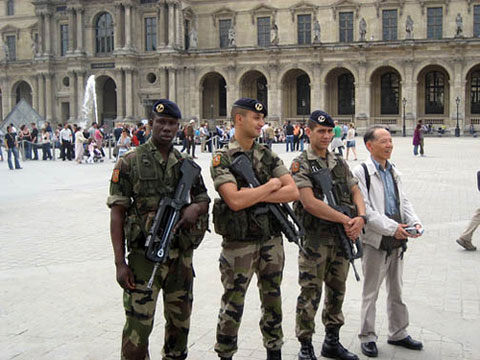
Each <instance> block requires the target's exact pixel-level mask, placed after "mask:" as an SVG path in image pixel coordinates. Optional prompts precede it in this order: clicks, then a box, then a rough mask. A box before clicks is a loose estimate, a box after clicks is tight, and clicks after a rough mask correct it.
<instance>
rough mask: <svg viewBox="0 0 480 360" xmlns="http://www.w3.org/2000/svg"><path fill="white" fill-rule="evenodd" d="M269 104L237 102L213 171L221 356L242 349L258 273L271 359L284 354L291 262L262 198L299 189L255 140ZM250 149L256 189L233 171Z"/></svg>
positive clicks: (278, 198) (288, 196)
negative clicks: (248, 300) (284, 288)
mask: <svg viewBox="0 0 480 360" xmlns="http://www.w3.org/2000/svg"><path fill="white" fill-rule="evenodd" d="M266 116H267V108H266V107H265V105H264V104H262V103H261V102H260V101H257V100H254V99H248V98H242V99H239V100H237V101H235V103H234V104H233V107H232V111H231V118H232V119H233V122H234V124H235V138H234V139H233V140H232V141H230V142H229V143H227V144H226V145H225V146H224V147H223V148H222V149H219V150H218V151H217V152H216V153H215V156H214V157H213V159H212V166H211V168H210V172H211V175H212V179H213V182H214V186H215V190H217V191H218V193H219V194H220V196H221V197H220V198H218V199H215V205H214V208H213V222H214V225H215V231H216V232H217V234H219V235H222V237H223V242H222V251H221V255H220V273H221V278H222V285H223V289H224V290H223V296H222V301H221V305H220V312H219V315H218V323H217V342H216V344H215V351H216V352H217V354H218V356H219V357H220V359H223V360H226V359H232V356H233V354H235V353H236V352H237V349H238V345H237V343H238V329H239V327H240V323H241V321H242V315H243V307H244V301H245V294H246V292H247V289H248V285H249V284H250V280H251V279H252V277H253V275H254V274H256V276H257V279H258V288H259V291H260V301H261V308H262V317H261V320H260V329H261V331H262V335H263V344H264V346H265V348H266V350H267V359H268V360H276V359H281V348H282V345H283V332H282V299H281V291H280V285H281V282H282V273H283V267H284V262H285V254H284V249H283V242H282V237H281V233H280V230H279V227H278V226H274V224H275V222H274V220H273V218H271V216H270V215H269V214H268V213H265V212H263V213H261V212H258V211H257V209H258V206H257V205H259V204H260V203H262V202H267V203H268V202H275V203H277V202H289V201H293V200H297V199H298V189H297V187H296V186H295V182H294V181H293V179H292V177H291V176H290V174H289V172H288V169H287V168H286V167H285V166H284V165H283V162H282V160H280V158H279V157H278V156H277V155H276V154H274V153H273V152H272V151H271V150H270V149H269V148H268V147H267V146H264V145H260V144H259V143H258V142H256V141H255V140H256V139H257V138H258V137H259V136H260V135H261V128H262V126H263V125H264V118H265V117H266ZM238 154H247V156H248V157H249V158H250V159H252V163H253V167H254V171H255V173H256V174H257V175H258V180H259V181H260V183H261V184H262V185H261V186H259V187H256V188H250V187H248V185H247V184H246V182H245V180H243V178H242V177H241V176H239V175H238V174H235V173H233V172H232V171H231V170H230V165H231V164H232V161H233V159H234V157H235V156H236V155H238Z"/></svg>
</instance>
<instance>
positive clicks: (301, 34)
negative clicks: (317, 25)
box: [298, 15, 312, 45]
mask: <svg viewBox="0 0 480 360" xmlns="http://www.w3.org/2000/svg"><path fill="white" fill-rule="evenodd" d="M311 38H312V16H311V15H298V43H299V44H300V45H304V44H310V43H311V42H312V41H311Z"/></svg>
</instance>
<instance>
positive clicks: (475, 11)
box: [473, 5, 480, 37]
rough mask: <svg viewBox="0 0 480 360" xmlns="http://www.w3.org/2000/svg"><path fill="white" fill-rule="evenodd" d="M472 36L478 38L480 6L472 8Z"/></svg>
mask: <svg viewBox="0 0 480 360" xmlns="http://www.w3.org/2000/svg"><path fill="white" fill-rule="evenodd" d="M473 36H476V37H480V5H475V6H474V7H473Z"/></svg>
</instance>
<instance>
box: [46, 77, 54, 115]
mask: <svg viewBox="0 0 480 360" xmlns="http://www.w3.org/2000/svg"><path fill="white" fill-rule="evenodd" d="M52 85H53V84H52V74H49V73H48V74H45V87H46V89H45V92H46V103H45V113H46V120H47V121H52V118H53V86H52Z"/></svg>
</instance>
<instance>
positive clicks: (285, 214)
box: [230, 154, 306, 254]
mask: <svg viewBox="0 0 480 360" xmlns="http://www.w3.org/2000/svg"><path fill="white" fill-rule="evenodd" d="M230 169H231V170H232V171H233V172H234V173H235V174H236V175H237V176H241V177H242V178H243V179H244V180H245V181H246V182H247V183H248V186H249V187H251V188H255V187H258V186H260V185H262V184H260V182H259V181H258V179H257V177H256V175H255V172H254V171H253V167H252V163H251V162H250V159H249V158H248V157H247V155H245V154H240V155H238V156H237V157H236V158H235V160H233V162H232V165H231V166H230ZM264 210H265V211H264V212H269V211H270V212H271V213H272V214H273V216H275V218H276V219H277V220H278V222H279V223H280V230H281V231H282V233H283V234H284V235H285V237H286V238H287V240H288V241H290V242H293V243H295V244H297V245H298V247H299V248H300V250H302V251H303V252H304V253H305V254H306V251H305V249H304V248H303V245H302V238H303V236H304V235H305V229H304V228H303V225H302V224H301V223H300V222H299V221H298V219H297V218H296V217H295V214H294V212H293V210H292V208H291V207H290V206H289V205H288V204H286V203H285V204H282V203H280V204H276V203H265V206H264ZM289 217H290V218H291V219H292V221H293V223H292V222H291V221H290V220H289Z"/></svg>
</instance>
